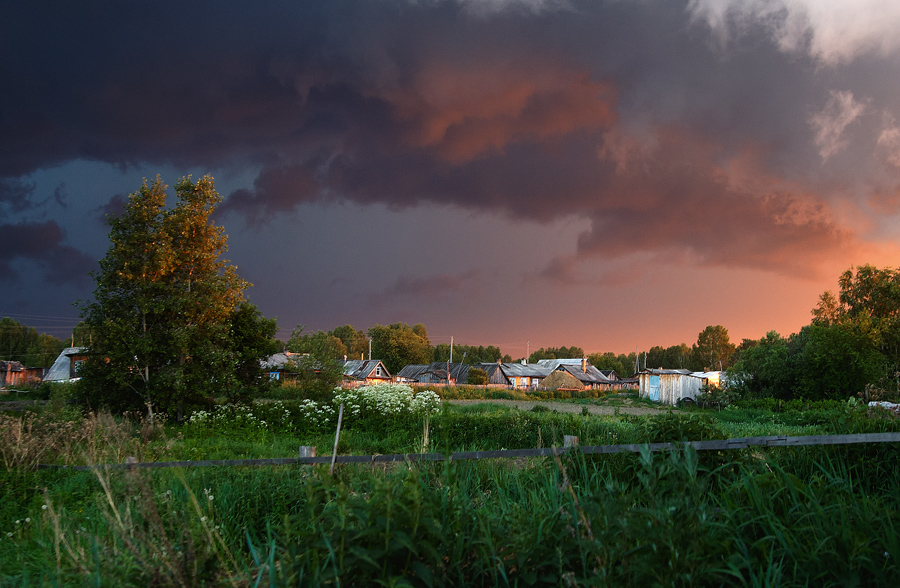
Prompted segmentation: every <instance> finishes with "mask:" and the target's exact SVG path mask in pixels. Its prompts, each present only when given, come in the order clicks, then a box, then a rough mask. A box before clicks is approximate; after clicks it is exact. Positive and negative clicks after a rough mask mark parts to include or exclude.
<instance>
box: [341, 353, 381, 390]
mask: <svg viewBox="0 0 900 588" xmlns="http://www.w3.org/2000/svg"><path fill="white" fill-rule="evenodd" d="M338 363H340V364H341V365H342V366H343V369H344V385H345V386H346V385H349V386H353V387H356V386H369V385H371V384H385V383H390V382H391V381H393V378H391V374H390V373H389V372H388V371H387V368H386V367H384V364H383V363H382V362H381V360H380V359H345V360H343V361H340V362H338Z"/></svg>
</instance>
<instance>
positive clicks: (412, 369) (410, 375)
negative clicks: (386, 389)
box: [397, 363, 428, 380]
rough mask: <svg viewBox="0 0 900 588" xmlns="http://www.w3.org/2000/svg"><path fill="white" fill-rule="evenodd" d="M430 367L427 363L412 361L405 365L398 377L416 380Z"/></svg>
mask: <svg viewBox="0 0 900 588" xmlns="http://www.w3.org/2000/svg"><path fill="white" fill-rule="evenodd" d="M427 369H428V364H427V363H411V364H409V365H407V366H403V369H402V370H400V371H399V372H398V373H397V378H398V379H399V378H403V379H406V380H415V379H416V378H418V377H419V376H420V375H421V374H422V372H424V371H425V370H427Z"/></svg>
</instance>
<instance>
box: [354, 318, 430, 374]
mask: <svg viewBox="0 0 900 588" xmlns="http://www.w3.org/2000/svg"><path fill="white" fill-rule="evenodd" d="M369 337H370V338H371V339H372V358H373V359H380V360H381V361H382V362H383V363H384V366H385V367H386V368H387V370H388V372H390V373H391V374H396V373H397V372H399V371H400V370H402V369H403V367H404V366H407V365H410V364H425V363H430V362H431V357H432V353H433V351H432V347H431V342H430V341H429V340H428V331H427V330H426V328H425V325H423V324H421V323H416V324H415V325H413V326H412V327H410V326H409V325H407V324H406V323H394V324H392V325H388V326H384V325H375V326H374V327H372V328H370V329H369Z"/></svg>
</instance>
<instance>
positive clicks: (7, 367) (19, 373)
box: [0, 361, 44, 386]
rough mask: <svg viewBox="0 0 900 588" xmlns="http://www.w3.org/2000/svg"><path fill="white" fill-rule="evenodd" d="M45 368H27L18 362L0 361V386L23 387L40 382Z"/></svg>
mask: <svg viewBox="0 0 900 588" xmlns="http://www.w3.org/2000/svg"><path fill="white" fill-rule="evenodd" d="M43 377H44V368H29V367H25V366H24V365H22V364H21V363H20V362H18V361H0V386H22V385H24V384H32V383H35V382H38V383H39V382H40V381H41V380H42V379H43Z"/></svg>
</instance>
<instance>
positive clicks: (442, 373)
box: [397, 361, 474, 384]
mask: <svg viewBox="0 0 900 588" xmlns="http://www.w3.org/2000/svg"><path fill="white" fill-rule="evenodd" d="M472 367H474V366H472V365H469V364H466V363H451V364H450V378H451V379H452V380H453V381H454V382H456V383H457V384H465V383H466V381H468V379H469V370H470V369H471V368H472ZM397 378H404V379H407V380H416V381H417V382H419V383H423V384H438V383H441V382H444V383H446V382H447V362H446V361H434V362H431V363H429V364H410V365H408V366H405V367H404V368H403V369H402V370H400V372H399V373H398V374H397Z"/></svg>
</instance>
